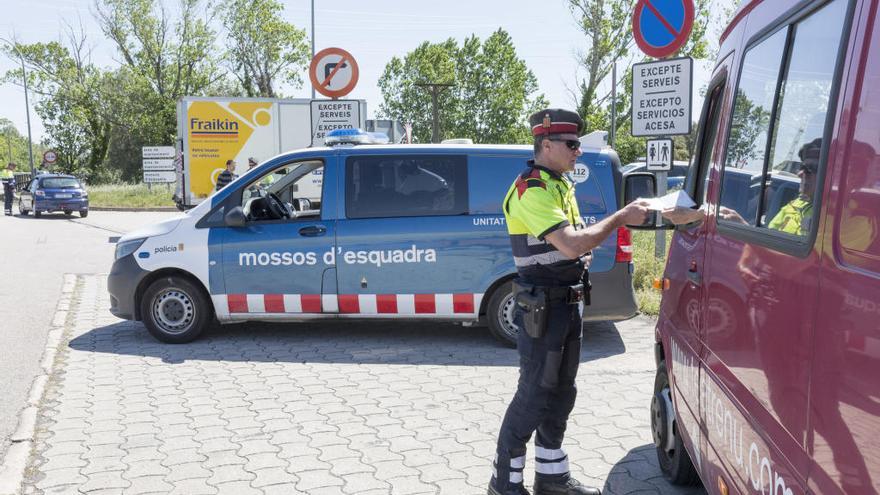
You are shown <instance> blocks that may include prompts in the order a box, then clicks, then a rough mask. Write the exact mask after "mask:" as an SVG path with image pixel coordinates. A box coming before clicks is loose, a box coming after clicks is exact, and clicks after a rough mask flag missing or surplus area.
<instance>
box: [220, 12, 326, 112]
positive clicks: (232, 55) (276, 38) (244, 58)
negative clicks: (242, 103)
mask: <svg viewBox="0 0 880 495" xmlns="http://www.w3.org/2000/svg"><path fill="white" fill-rule="evenodd" d="M283 10H284V6H283V5H282V4H281V3H280V2H278V1H276V0H233V1H231V2H228V3H226V4H221V5H220V7H219V8H218V11H219V13H220V16H221V19H222V21H223V26H224V27H225V28H226V32H227V38H226V54H225V56H224V61H225V63H226V64H227V66H228V67H229V69H230V71H231V72H232V74H233V75H234V76H235V77H236V79H238V82H239V84H241V87H242V89H243V90H244V93H245V94H246V95H247V96H263V97H270V98H274V97H276V96H280V93H279V92H278V85H279V84H280V83H287V84H290V85H292V86H293V87H295V88H299V87H301V86H302V83H303V78H302V77H301V75H300V74H301V73H302V72H303V71H304V70H306V68H307V64H308V62H309V58H310V55H311V49H310V46H309V43H308V41H307V38H306V32H305V30H302V29H297V28H296V26H294V25H293V24H290V23H288V22H285V21H284V20H283V19H282V18H281V12H282V11H283Z"/></svg>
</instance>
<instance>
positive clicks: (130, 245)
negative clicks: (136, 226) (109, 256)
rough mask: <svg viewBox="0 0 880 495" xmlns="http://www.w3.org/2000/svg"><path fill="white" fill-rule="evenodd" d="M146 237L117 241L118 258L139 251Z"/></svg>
mask: <svg viewBox="0 0 880 495" xmlns="http://www.w3.org/2000/svg"><path fill="white" fill-rule="evenodd" d="M146 240H147V239H146V238H143V239H132V240H130V241H124V242H117V243H116V259H119V258H124V257H126V256H128V255H129V254H131V253H133V252H135V251H137V249H138V248H139V247H141V244H143V243H144V241H146Z"/></svg>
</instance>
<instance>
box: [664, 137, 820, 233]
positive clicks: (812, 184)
mask: <svg viewBox="0 0 880 495" xmlns="http://www.w3.org/2000/svg"><path fill="white" fill-rule="evenodd" d="M821 151H822V138H816V139H814V140H812V141H810V142H809V143H806V144H805V145H803V146H802V147H801V149H800V150H799V151H798V156H799V157H800V159H801V164H800V169H799V170H798V174H797V175H798V177H799V178H800V185H799V188H798V196H797V197H796V198H794V199H793V200H791V201H789V202H788V203H787V204H786V205H785V206H783V207H782V208H780V210H779V213H777V214H776V215H774V216H773V219H772V220H770V223H769V224H767V227H768V228H771V229H774V230H779V231H782V232H785V233H787V234H792V235H800V236H803V235H806V234H807V233H808V232H809V231H810V224H811V222H812V220H813V196H814V195H815V193H816V172H817V171H818V168H819V155H820V152H821ZM660 213H661V214H662V215H663V217H664V218H666V219H667V220H669V221H670V222H672V223H674V224H675V225H683V224H688V223H695V222H699V221H702V220H703V218H705V216H706V210H705V209H704V208H697V209H691V208H684V207H680V206H679V207H675V208H667V209H665V210H663V211H661V212H660ZM719 216H721V218H723V219H724V220H734V221H739V222H742V223H747V222H746V220H745V219H744V218H743V217H742V216H740V214H739V213H738V212H737V211H736V210H733V209H730V208H727V207H724V206H722V207H720V209H719Z"/></svg>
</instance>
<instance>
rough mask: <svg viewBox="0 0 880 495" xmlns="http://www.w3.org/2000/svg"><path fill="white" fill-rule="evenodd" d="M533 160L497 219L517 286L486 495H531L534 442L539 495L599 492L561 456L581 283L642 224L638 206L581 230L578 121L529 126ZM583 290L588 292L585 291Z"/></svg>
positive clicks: (548, 119) (537, 119)
mask: <svg viewBox="0 0 880 495" xmlns="http://www.w3.org/2000/svg"><path fill="white" fill-rule="evenodd" d="M529 124H530V125H531V127H532V135H533V136H534V139H535V158H534V160H529V161H528V167H527V168H526V169H525V170H524V171H523V172H522V173H521V174H520V175H519V176H518V177H517V178H516V180H515V181H514V182H513V185H512V186H511V187H510V190H509V191H508V193H507V196H506V197H505V199H504V203H503V208H504V216H505V218H506V219H507V229H508V233H509V234H510V242H511V245H512V247H513V257H514V262H515V264H516V267H517V272H518V274H519V278H518V280H517V281H516V283H515V284H514V293H515V296H516V301H517V302H516V311H515V313H514V323H515V324H516V325H517V327H519V335H518V345H517V347H518V349H519V355H520V376H519V385H518V387H517V390H516V394H515V395H514V397H513V400H512V401H511V402H510V405H509V406H508V408H507V413H506V414H505V415H504V421H503V422H502V423H501V431H500V432H499V435H498V448H497V451H496V455H495V462H494V463H493V474H492V479H491V481H490V482H489V490H488V493H489V494H490V495H511V494H515V495H522V494H526V495H528V493H529V492H528V491H527V490H526V489H525V487H524V486H523V467H524V466H525V455H526V443H527V442H528V441H529V440H530V438H531V436H532V433H536V435H535V461H536V463H535V471H536V473H535V484H534V490H535V494H536V495H547V494H573V495H591V494H599V493H601V492H600V491H599V490H598V489H596V488H588V487H585V486H584V485H582V484H581V483H580V482H578V481H577V480H575V479H574V478H572V477H571V474H570V473H569V467H568V457H567V456H566V454H565V452H564V451H563V450H562V437H563V435H564V433H565V427H566V422H567V420H568V415H569V413H570V412H571V409H572V407H573V406H574V401H575V395H576V393H577V390H576V388H575V376H576V375H577V369H578V364H579V363H580V355H581V329H582V311H583V309H582V308H583V302H584V298H585V297H587V298H588V296H589V293H588V292H585V285H587V288H586V290H589V289H588V284H589V281H588V279H587V278H586V277H585V275H586V268H587V266H588V265H589V261H590V251H591V250H592V249H593V248H595V247H596V246H598V245H599V244H601V243H602V241H604V240H605V238H606V237H608V236H609V235H610V234H611V233H612V232H615V231H616V229H617V228H618V227H620V226H623V225H626V224H631V225H638V224H641V223H643V222H644V220H645V218H646V215H647V209H646V207H645V206H646V205H645V203H644V202H643V201H636V202H633V203H630V204H629V205H627V206H626V207H625V208H623V209H621V210H619V211H617V212H616V213H614V214H613V215H610V216H609V217H607V218H605V219H604V220H602V221H601V222H598V223H596V224H593V225H590V226H589V227H585V226H584V224H583V221H582V219H581V215H580V212H579V211H578V206H577V201H576V200H575V194H574V183H573V181H572V180H571V179H569V178H568V177H567V176H566V174H567V173H568V172H571V171H573V170H574V166H575V162H576V161H577V158H578V156H580V155H581V151H580V141H579V140H578V136H579V135H580V133H581V131H583V126H584V122H583V120H581V118H580V116H578V114H576V113H574V112H570V111H567V110H561V109H546V110H542V111H540V112H537V113H535V114H533V115H532V116H531V117H530V118H529ZM584 282H586V284H585V283H584Z"/></svg>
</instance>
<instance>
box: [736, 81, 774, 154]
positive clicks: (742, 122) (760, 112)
mask: <svg viewBox="0 0 880 495" xmlns="http://www.w3.org/2000/svg"><path fill="white" fill-rule="evenodd" d="M733 108H734V111H733V121H732V124H731V126H730V139H728V141H727V163H730V164H732V166H734V167H738V168H742V167H744V166H745V164H746V163H747V162H748V161H749V160H753V159H755V158H757V157H758V156H760V155H761V154H762V153H763V152H764V150H763V149H758V147H757V144H758V142H759V140H758V136H760V135H761V133H762V132H765V131H766V130H767V127H768V126H769V123H770V111H769V110H767V109H765V108H764V107H763V106H761V105H760V104H757V103H755V102H753V101H752V100H750V99H749V97H748V96H746V94H745V93H744V92H743V91H742V90H737V92H736V101H735V102H734V107H733Z"/></svg>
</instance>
